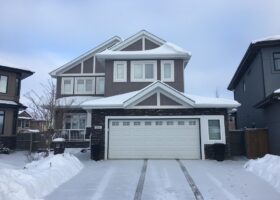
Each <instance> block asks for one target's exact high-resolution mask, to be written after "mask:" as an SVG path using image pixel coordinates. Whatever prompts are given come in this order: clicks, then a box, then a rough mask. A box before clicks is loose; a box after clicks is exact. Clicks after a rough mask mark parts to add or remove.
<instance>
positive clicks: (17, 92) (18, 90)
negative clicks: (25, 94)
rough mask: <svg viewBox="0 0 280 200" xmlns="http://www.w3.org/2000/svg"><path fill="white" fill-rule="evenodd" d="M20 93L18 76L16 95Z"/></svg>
mask: <svg viewBox="0 0 280 200" xmlns="http://www.w3.org/2000/svg"><path fill="white" fill-rule="evenodd" d="M19 94H20V79H19V78H16V96H19Z"/></svg>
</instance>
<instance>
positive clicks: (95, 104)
mask: <svg viewBox="0 0 280 200" xmlns="http://www.w3.org/2000/svg"><path fill="white" fill-rule="evenodd" d="M156 88H160V89H161V90H164V91H165V92H168V93H169V94H172V95H173V96H175V95H176V97H177V98H179V99H180V100H181V101H183V102H184V103H185V104H186V105H189V107H192V108H236V107H238V106H240V104H239V103H238V102H237V101H235V100H231V99H223V98H211V97H201V96H196V95H189V94H185V93H181V92H179V91H177V90H176V89H174V88H172V87H171V86H169V85H167V84H165V83H163V82H161V81H155V82H154V83H152V84H150V85H148V86H147V87H145V88H143V89H142V90H138V91H134V92H129V93H125V94H120V95H115V96H111V97H105V98H103V99H97V100H89V101H85V102H84V103H82V104H81V106H82V108H84V109H94V108H95V109H102V108H126V107H128V106H129V105H131V104H132V102H131V100H133V101H134V102H135V101H137V99H139V98H141V97H143V96H144V95H146V93H147V92H149V93H151V91H152V90H154V89H156ZM141 94H143V95H141Z"/></svg>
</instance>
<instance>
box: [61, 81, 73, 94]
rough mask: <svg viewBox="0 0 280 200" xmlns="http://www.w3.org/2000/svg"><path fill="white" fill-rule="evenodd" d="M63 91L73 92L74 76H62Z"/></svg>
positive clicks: (66, 92)
mask: <svg viewBox="0 0 280 200" xmlns="http://www.w3.org/2000/svg"><path fill="white" fill-rule="evenodd" d="M61 93H62V94H73V78H62V82H61Z"/></svg>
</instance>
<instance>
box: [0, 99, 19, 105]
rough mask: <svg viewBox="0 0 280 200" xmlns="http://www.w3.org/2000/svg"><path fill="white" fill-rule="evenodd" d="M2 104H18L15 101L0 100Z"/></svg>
mask: <svg viewBox="0 0 280 200" xmlns="http://www.w3.org/2000/svg"><path fill="white" fill-rule="evenodd" d="M0 104H7V105H18V104H17V103H16V102H15V101H9V100H0Z"/></svg>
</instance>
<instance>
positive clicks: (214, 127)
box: [208, 119, 221, 140]
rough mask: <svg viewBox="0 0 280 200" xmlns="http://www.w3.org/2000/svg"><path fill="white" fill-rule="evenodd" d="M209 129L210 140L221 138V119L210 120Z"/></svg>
mask: <svg viewBox="0 0 280 200" xmlns="http://www.w3.org/2000/svg"><path fill="white" fill-rule="evenodd" d="M208 130H209V139H210V140H221V128H220V120H218V119H214V120H212V119H211V120H208Z"/></svg>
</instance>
